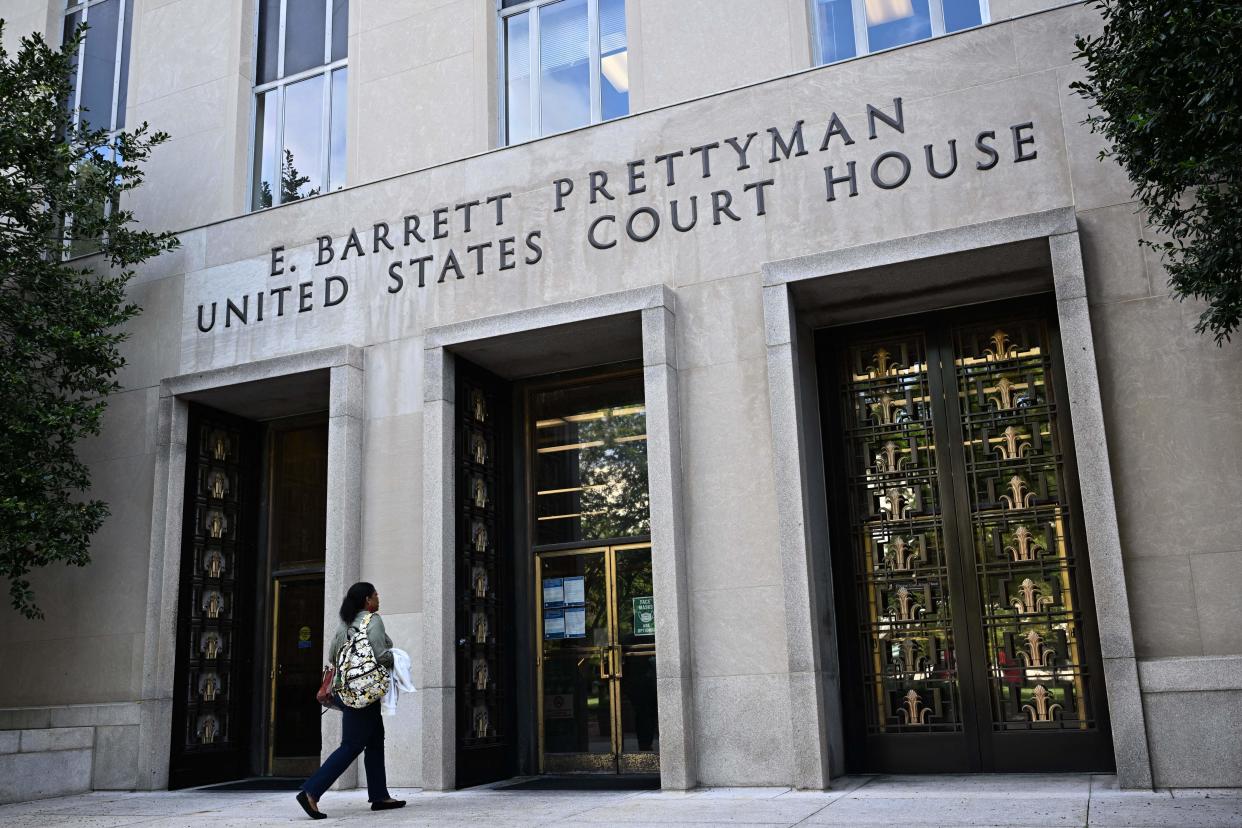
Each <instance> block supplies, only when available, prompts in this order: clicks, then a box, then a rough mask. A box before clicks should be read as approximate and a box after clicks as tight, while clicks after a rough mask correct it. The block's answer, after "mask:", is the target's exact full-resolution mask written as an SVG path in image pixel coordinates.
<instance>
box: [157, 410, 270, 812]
mask: <svg viewBox="0 0 1242 828" xmlns="http://www.w3.org/2000/svg"><path fill="white" fill-rule="evenodd" d="M256 434H257V432H256V426H255V425H254V424H253V423H250V422H247V421H245V420H241V419H239V418H236V417H230V416H229V415H226V414H222V413H220V412H216V411H211V410H210V409H205V408H201V407H197V406H196V407H194V408H192V409H191V413H190V420H189V431H188V439H187V447H186V491H185V513H184V518H183V528H182V551H181V584H180V590H179V602H180V603H179V607H178V613H177V617H178V626H177V667H176V674H175V677H174V688H175V689H174V693H175V696H174V699H173V739H172V756H171V757H170V764H169V787H173V788H177V787H185V786H188V785H199V784H205V783H209V782H215V781H221V780H224V779H234V778H238V777H241V776H244V775H246V773H247V772H248V769H249V765H248V754H249V750H250V730H249V727H248V722H247V718H248V717H247V715H246V714H247V711H248V709H249V691H250V689H251V688H250V686H249V679H250V667H251V663H250V653H251V649H252V642H251V636H252V634H253V630H252V629H251V628H250V626H249V620H250V615H251V614H250V613H249V612H248V609H247V608H248V607H249V605H250V602H251V600H252V590H253V578H254V571H253V570H254V567H255V541H256V538H255V529H254V524H253V520H254V517H255V508H256V507H257V505H258V501H257V496H258V489H257V466H258V440H257V437H256Z"/></svg>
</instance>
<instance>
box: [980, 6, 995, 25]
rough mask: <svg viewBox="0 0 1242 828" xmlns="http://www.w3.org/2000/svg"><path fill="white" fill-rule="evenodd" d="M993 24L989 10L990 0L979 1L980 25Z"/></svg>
mask: <svg viewBox="0 0 1242 828" xmlns="http://www.w3.org/2000/svg"><path fill="white" fill-rule="evenodd" d="M991 22H992V14H991V11H990V10H989V9H988V0H979V23H980V25H983V26H986V25H987V24H989V23H991Z"/></svg>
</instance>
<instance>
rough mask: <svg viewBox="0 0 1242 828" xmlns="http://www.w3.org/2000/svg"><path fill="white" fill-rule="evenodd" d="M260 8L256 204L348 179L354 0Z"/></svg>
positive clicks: (263, 3)
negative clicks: (350, 36)
mask: <svg viewBox="0 0 1242 828" xmlns="http://www.w3.org/2000/svg"><path fill="white" fill-rule="evenodd" d="M258 15H259V25H258V37H257V42H256V58H255V88H254V92H255V96H254V151H253V152H254V155H253V161H252V172H251V182H250V186H251V198H250V204H251V209H254V210H260V209H263V208H264V207H273V206H275V205H277V204H286V203H288V202H290V201H297V200H298V199H301V198H307V197H309V196H314V195H319V194H320V193H324V192H329V191H331V190H339V189H340V188H341V187H344V186H345V123H346V119H345V111H346V85H347V74H346V73H347V71H348V70H347V68H346V58H347V48H346V44H347V42H348V40H347V37H348V32H349V0H259V2H258ZM282 36H283V38H284V40H283V43H282V41H281V38H282Z"/></svg>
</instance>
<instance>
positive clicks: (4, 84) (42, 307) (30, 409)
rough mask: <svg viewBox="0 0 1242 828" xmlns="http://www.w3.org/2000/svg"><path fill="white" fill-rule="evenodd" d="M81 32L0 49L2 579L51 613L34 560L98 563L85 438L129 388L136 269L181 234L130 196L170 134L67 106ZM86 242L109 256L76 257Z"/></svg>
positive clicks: (19, 605) (98, 511) (37, 613)
mask: <svg viewBox="0 0 1242 828" xmlns="http://www.w3.org/2000/svg"><path fill="white" fill-rule="evenodd" d="M3 26H4V23H3V21H0V34H3ZM84 31H85V27H82V28H80V29H79V30H78V31H77V32H76V33H75V34H74V36H73V37H71V38H69V39H68V42H66V43H65V44H64V46H62V47H61V48H60V49H59V50H56V49H52V48H50V47H49V46H48V45H47V43H46V42H44V40H43V39H42V37H40V36H38V35H34V36H31V37H25V38H23V39H22V40H21V46H20V48H19V49H18V51H17V53H16V55H15V56H12V57H11V56H10V55H9V53H8V52H7V51H6V50H4V49H3V47H0V101H3V105H2V106H0V578H4V579H5V580H7V582H8V586H9V597H10V599H11V603H12V605H13V607H14V609H16V610H18V611H19V612H21V613H23V614H24V615H25V616H26V617H28V618H39V617H42V612H41V610H40V609H39V607H38V606H37V605H36V603H35V596H34V593H33V591H32V590H31V586H30V581H29V579H28V577H27V576H28V575H29V574H30V573H31V572H32V571H33V570H34V569H36V568H38V567H42V566H46V565H48V564H51V563H53V562H56V561H63V562H66V563H70V564H74V565H77V566H85V565H86V564H87V563H89V561H90V538H91V535H92V534H94V533H95V532H96V531H97V530H98V529H99V527H100V526H101V525H102V524H103V521H104V519H105V518H106V517H107V515H108V506H107V504H106V503H104V502H102V501H99V500H90V499H87V498H86V492H88V490H89V488H90V485H91V474H90V469H89V468H87V466H86V465H85V464H84V463H82V462H81V461H80V460H79V459H78V456H77V450H76V447H77V444H78V443H79V441H80V440H81V439H82V438H83V437H86V436H87V435H92V434H98V433H99V427H100V419H101V417H102V415H103V412H104V409H105V406H106V404H107V397H108V395H109V394H110V393H112V392H114V391H116V390H118V388H119V384H118V383H117V382H116V381H115V377H116V374H117V371H119V370H120V369H121V368H122V367H123V366H124V364H125V360H124V358H123V357H122V356H121V353H120V350H119V345H120V343H121V341H122V340H123V339H124V338H125V335H124V334H123V333H121V332H120V331H119V329H118V328H119V326H120V325H121V324H122V323H124V322H125V321H126V320H128V319H131V318H132V317H133V316H135V315H136V314H137V313H139V308H138V307H137V306H135V305H133V304H132V303H130V302H128V301H127V299H126V292H125V286H126V283H127V282H128V280H129V279H130V277H131V276H132V275H133V270H132V268H133V266H134V265H136V264H138V263H140V262H142V261H144V260H146V259H149V258H151V257H152V256H156V255H158V254H159V253H160V252H162V251H165V250H170V249H172V248H173V247H175V246H176V245H177V241H176V239H175V238H174V237H173V235H172V234H170V233H152V232H150V231H146V230H139V229H137V228H136V227H135V226H134V225H135V221H134V217H133V215H132V214H131V213H130V212H129V211H128V210H122V209H120V207H119V204H120V196H121V194H122V193H124V192H127V191H129V190H132V189H134V188H135V187H137V186H138V185H139V184H140V183H141V181H142V175H143V174H142V171H141V169H140V167H139V164H140V163H141V162H143V161H145V160H146V159H147V157H148V156H149V155H150V152H151V149H152V148H153V147H155V146H157V145H158V144H160V143H163V142H164V141H166V140H167V138H168V136H167V135H165V134H164V133H161V132H154V133H152V132H151V131H150V129H149V127H148V126H147V124H145V123H144V124H143V125H142V126H140V127H138V128H137V129H135V130H133V131H132V132H121V133H118V134H111V135H110V134H109V133H107V132H106V131H103V130H91V129H89V128H87V127H85V126H75V125H74V117H73V115H74V113H73V112H72V111H70V110H69V109H68V108H67V107H66V106H65V104H64V102H65V101H66V100H68V99H69V91H70V86H69V73H70V69H71V67H72V65H73V55H74V53H75V52H76V50H77V48H78V44H79V42H80V41H81V38H82V33H83V32H84ZM83 250H92V251H98V252H99V253H100V254H101V256H100V257H99V258H98V259H94V260H92V266H86V265H84V264H82V263H81V262H71V261H66V258H67V257H68V256H69V255H71V254H72V253H73V252H79V251H83Z"/></svg>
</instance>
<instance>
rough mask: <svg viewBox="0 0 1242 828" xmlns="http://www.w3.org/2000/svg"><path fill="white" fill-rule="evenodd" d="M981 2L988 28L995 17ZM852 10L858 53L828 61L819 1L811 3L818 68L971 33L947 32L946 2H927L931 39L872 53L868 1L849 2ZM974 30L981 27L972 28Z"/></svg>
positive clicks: (985, 1)
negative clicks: (948, 35) (868, 25)
mask: <svg viewBox="0 0 1242 828" xmlns="http://www.w3.org/2000/svg"><path fill="white" fill-rule="evenodd" d="M978 2H979V26H986V25H987V24H989V23H991V22H992V16H991V14H990V11H989V9H988V6H989V0H978ZM849 3H850V11H851V14H852V16H853V21H854V54H853V55H851V56H850V57H845V58H838V59H837V60H833V61H825V60H824V55H823V48H824V33H823V32H822V31H821V30H820V22H819V13H818V11H819V6H820V2H819V0H810V2H809V3H808V5H809V7H810V13H811V36H812V38H814V42H813V44H812V46H813V48H812V57H814V59H815V65H816V66H830V65H832V64H834V63H841V62H842V61H846V60H853V59H854V58H860V57H866V56H867V55H878V54H880V53H881V52H889V51H892V50H893V49H900V48H901V47H903V46H909V45H910V44H912V43H924V42H926V41H928V40H935V39H936V38H938V37H944V36H945V35H946V34H956V33H957V32H965V31H969V29H957V30H955V31H953V32H947V31H945V24H944V0H927V12H928V17H929V18H930V23H931V30H932V32H931V36H930V37H925V38H919V39H918V40H911V41H910V42H909V43H901V44H898V45H896V46H889V47H887V48H884V49H876V50H874V51H872V49H871V43H870V37H869V35H868V33H867V0H849ZM970 28H971V29H974V28H978V27H977V26H971V27H970Z"/></svg>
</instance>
